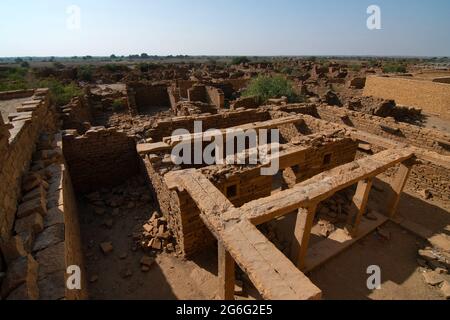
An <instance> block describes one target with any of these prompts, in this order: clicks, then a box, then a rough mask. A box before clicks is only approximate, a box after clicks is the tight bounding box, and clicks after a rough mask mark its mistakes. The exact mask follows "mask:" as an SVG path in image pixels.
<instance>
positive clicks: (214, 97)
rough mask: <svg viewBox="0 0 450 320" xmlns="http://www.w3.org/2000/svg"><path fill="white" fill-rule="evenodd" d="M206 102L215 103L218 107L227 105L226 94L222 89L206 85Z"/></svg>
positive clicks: (221, 107)
mask: <svg viewBox="0 0 450 320" xmlns="http://www.w3.org/2000/svg"><path fill="white" fill-rule="evenodd" d="M206 100H207V101H206V102H208V103H211V104H213V105H215V106H216V107H217V108H218V109H223V108H224V107H225V94H224V93H223V91H222V90H221V89H217V88H214V87H210V86H206Z"/></svg>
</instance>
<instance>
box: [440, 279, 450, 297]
mask: <svg viewBox="0 0 450 320" xmlns="http://www.w3.org/2000/svg"><path fill="white" fill-rule="evenodd" d="M441 293H442V295H443V296H444V297H445V299H447V300H450V284H449V283H448V281H444V284H443V285H442V287H441Z"/></svg>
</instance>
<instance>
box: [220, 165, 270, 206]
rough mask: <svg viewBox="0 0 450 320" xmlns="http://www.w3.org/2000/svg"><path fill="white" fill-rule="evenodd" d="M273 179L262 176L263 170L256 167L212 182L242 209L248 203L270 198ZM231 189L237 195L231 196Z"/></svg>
mask: <svg viewBox="0 0 450 320" xmlns="http://www.w3.org/2000/svg"><path fill="white" fill-rule="evenodd" d="M272 179H273V177H272V176H261V168H259V167H256V168H253V169H248V170H245V171H238V172H235V173H233V172H231V173H227V174H226V175H224V176H222V177H221V179H219V181H211V182H212V183H213V184H214V185H215V186H216V188H217V189H218V190H220V191H221V192H222V193H223V194H224V195H225V196H226V197H227V198H228V200H230V201H231V203H233V205H234V206H235V207H240V206H242V205H244V204H245V203H247V202H250V201H253V200H256V199H259V198H264V197H268V196H270V193H271V191H272ZM230 188H232V189H234V190H235V195H233V196H232V195H230V194H229V191H228V190H230Z"/></svg>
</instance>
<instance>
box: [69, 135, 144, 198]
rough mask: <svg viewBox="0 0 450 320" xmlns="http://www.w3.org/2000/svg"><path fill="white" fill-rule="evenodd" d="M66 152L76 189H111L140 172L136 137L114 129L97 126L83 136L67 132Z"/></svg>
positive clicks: (83, 190) (86, 191)
mask: <svg viewBox="0 0 450 320" xmlns="http://www.w3.org/2000/svg"><path fill="white" fill-rule="evenodd" d="M63 151H64V157H65V158H66V160H67V164H68V167H69V170H70V175H71V177H72V182H73V186H74V188H75V190H76V191H77V192H81V193H88V192H91V191H94V190H98V189H100V188H102V187H108V188H110V187H113V186H115V185H118V184H121V183H122V182H124V181H126V180H127V179H128V178H129V177H132V176H134V175H136V174H137V173H138V172H139V165H138V161H139V158H138V155H137V151H136V144H135V141H134V139H133V138H132V137H130V136H127V135H126V134H125V133H123V132H118V131H116V130H115V129H105V128H103V127H97V128H94V129H91V130H89V131H87V132H86V134H84V135H83V136H77V135H76V134H73V133H72V134H66V135H65V136H64V137H63Z"/></svg>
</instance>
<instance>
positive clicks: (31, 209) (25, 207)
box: [17, 198, 47, 219]
mask: <svg viewBox="0 0 450 320" xmlns="http://www.w3.org/2000/svg"><path fill="white" fill-rule="evenodd" d="M33 213H40V214H41V215H42V216H45V215H46V214H47V202H46V201H45V200H44V199H42V198H36V199H33V200H29V201H27V202H24V203H22V204H20V205H19V208H18V209H17V218H19V219H20V218H25V217H27V216H29V215H32V214H33Z"/></svg>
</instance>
